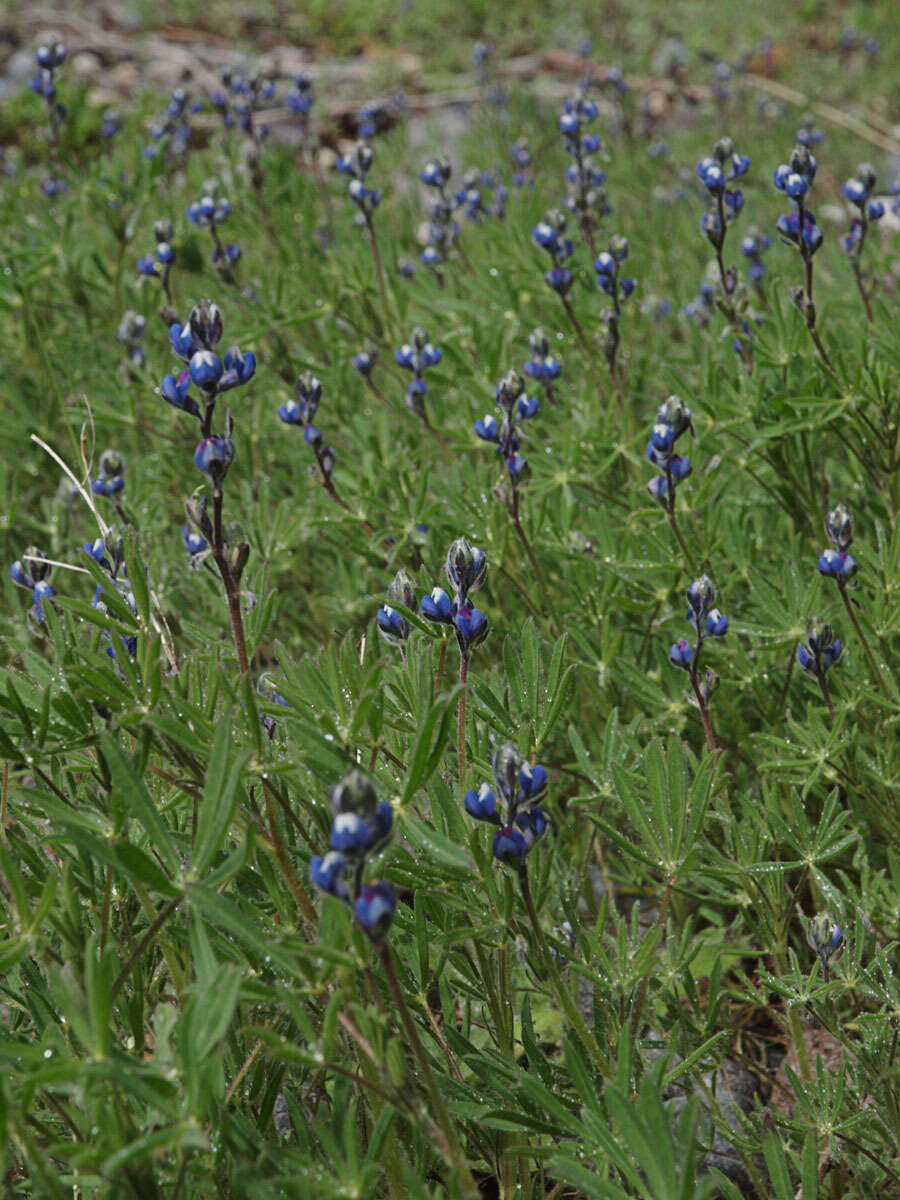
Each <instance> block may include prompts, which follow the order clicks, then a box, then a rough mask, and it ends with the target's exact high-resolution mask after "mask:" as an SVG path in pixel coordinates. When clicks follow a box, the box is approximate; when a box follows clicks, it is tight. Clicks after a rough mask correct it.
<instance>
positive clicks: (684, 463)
mask: <svg viewBox="0 0 900 1200" xmlns="http://www.w3.org/2000/svg"><path fill="white" fill-rule="evenodd" d="M692 470H693V467H692V465H691V460H690V459H689V458H685V457H684V456H683V455H680V454H673V455H672V457H671V458H670V459H669V474H670V475H671V476H672V482H673V483H680V482H681V481H682V479H687V477H688V475H690V473H691V471H692Z"/></svg>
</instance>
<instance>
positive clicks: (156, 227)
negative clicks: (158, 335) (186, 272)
mask: <svg viewBox="0 0 900 1200" xmlns="http://www.w3.org/2000/svg"><path fill="white" fill-rule="evenodd" d="M192 207H193V206H192ZM174 236H175V230H174V228H173V226H172V222H171V221H167V220H161V221H155V222H154V224H153V237H154V239H155V241H156V249H155V251H154V252H153V253H152V254H145V255H144V257H143V258H139V259H138V260H137V269H138V272H139V273H140V274H141V275H142V276H145V277H147V278H149V279H158V280H159V281H160V285H161V287H162V290H163V292H164V294H165V297H166V301H167V304H168V308H167V309H166V310H165V312H164V313H163V316H164V318H166V319H167V321H168V323H171V322H172V321H174V320H175V319H176V317H175V312H174V309H173V308H172V290H171V285H170V283H169V274H170V272H171V270H172V267H173V265H174V263H175V248H174V246H173V245H172V238H173V237H174Z"/></svg>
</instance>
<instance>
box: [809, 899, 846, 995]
mask: <svg viewBox="0 0 900 1200" xmlns="http://www.w3.org/2000/svg"><path fill="white" fill-rule="evenodd" d="M806 940H807V942H808V943H809V945H810V946H811V947H812V949H813V950H815V952H816V954H817V955H818V956H819V962H820V963H821V964H822V978H823V979H824V980H825V982H826V983H827V982H828V975H829V969H830V965H831V961H832V960H833V959H837V958H839V957H840V954H841V952H842V951H843V949H844V931H843V930H842V929H841V927H840V925H838V923H837V922H836V921H835V920H834V918H833V917H832V916H831V914H830V913H827V912H821V913H818V914H817V915H816V916H814V917H812V918H811V919H810V922H809V925H808V926H807V931H806Z"/></svg>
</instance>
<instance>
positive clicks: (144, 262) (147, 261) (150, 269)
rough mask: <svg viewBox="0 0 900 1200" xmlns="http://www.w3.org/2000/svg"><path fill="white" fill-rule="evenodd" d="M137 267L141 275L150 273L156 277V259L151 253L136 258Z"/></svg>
mask: <svg viewBox="0 0 900 1200" xmlns="http://www.w3.org/2000/svg"><path fill="white" fill-rule="evenodd" d="M137 269H138V271H139V272H140V273H141V275H152V276H153V277H154V278H156V277H158V272H157V270H156V259H155V258H154V257H153V255H152V254H145V255H144V257H143V258H139V259H138V260H137Z"/></svg>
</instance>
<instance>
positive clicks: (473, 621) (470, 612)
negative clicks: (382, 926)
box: [453, 603, 488, 648]
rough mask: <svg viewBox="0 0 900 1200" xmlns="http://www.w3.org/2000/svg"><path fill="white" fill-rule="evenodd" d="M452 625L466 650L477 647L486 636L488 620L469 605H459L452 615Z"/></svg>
mask: <svg viewBox="0 0 900 1200" xmlns="http://www.w3.org/2000/svg"><path fill="white" fill-rule="evenodd" d="M453 625H454V627H455V629H456V632H457V635H458V637H459V638H460V641H461V642H462V643H463V644H464V645H465V646H466V648H468V647H469V646H477V645H478V643H479V642H481V641H483V640H484V638H485V637H486V636H487V630H488V619H487V617H486V616H485V615H484V613H483V612H481V611H480V610H479V609H477V608H475V607H474V606H473V605H471V604H469V603H465V604H461V605H460V606H459V608H458V610H457V612H456V613H455V614H454V617H453Z"/></svg>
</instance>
